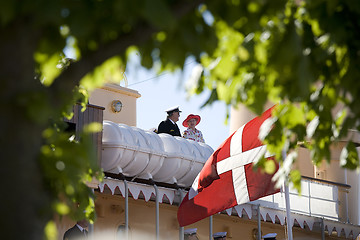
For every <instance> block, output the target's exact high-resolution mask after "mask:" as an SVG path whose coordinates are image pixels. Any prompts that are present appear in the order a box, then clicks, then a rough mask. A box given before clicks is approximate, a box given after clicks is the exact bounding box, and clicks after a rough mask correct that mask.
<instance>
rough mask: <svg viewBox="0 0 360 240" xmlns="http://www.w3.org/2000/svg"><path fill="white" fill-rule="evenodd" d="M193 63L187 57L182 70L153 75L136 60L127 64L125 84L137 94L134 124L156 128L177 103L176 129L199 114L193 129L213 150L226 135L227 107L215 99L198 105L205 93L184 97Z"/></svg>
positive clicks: (204, 97) (181, 127) (152, 72)
mask: <svg viewBox="0 0 360 240" xmlns="http://www.w3.org/2000/svg"><path fill="white" fill-rule="evenodd" d="M195 66H196V65H195V63H194V61H192V60H188V61H187V63H186V64H185V69H184V71H183V72H180V71H179V72H177V73H169V72H167V73H162V74H160V75H157V74H156V73H155V71H154V70H146V69H144V68H142V67H140V65H139V63H138V62H136V61H132V62H131V63H130V64H128V65H127V68H126V72H125V74H126V77H127V81H128V87H129V88H131V89H134V90H137V91H138V92H139V93H140V94H141V97H140V98H138V100H137V127H139V128H142V129H145V130H148V129H151V128H156V127H157V126H158V124H159V123H160V122H161V121H162V120H164V119H165V118H166V113H165V110H166V109H167V108H169V107H172V106H177V105H179V107H180V110H181V111H182V113H181V115H180V120H179V122H178V123H177V124H178V126H179V128H180V131H181V132H183V131H184V130H185V127H183V126H182V122H183V120H184V119H185V118H186V117H187V115H189V114H191V113H192V114H198V115H200V116H201V122H200V123H199V125H198V126H197V128H198V129H199V130H200V131H202V133H203V135H204V139H205V142H206V143H207V144H208V145H210V146H211V147H212V148H213V149H214V150H215V149H217V148H218V146H219V145H220V144H221V143H222V142H223V141H224V140H225V139H226V138H227V137H228V136H229V128H230V127H229V124H227V125H226V124H225V120H226V108H227V107H226V105H225V104H224V103H223V102H216V103H214V104H212V105H211V106H206V107H204V108H200V107H201V106H202V105H203V103H204V102H205V101H206V100H207V97H208V96H209V94H210V93H209V92H204V93H202V94H201V95H195V96H192V97H190V98H188V97H187V93H186V90H185V83H186V81H187V80H188V79H189V77H190V74H191V71H192V69H193V68H194V67H195ZM121 86H124V85H123V84H121Z"/></svg>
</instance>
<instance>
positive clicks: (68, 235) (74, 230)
mask: <svg viewBox="0 0 360 240" xmlns="http://www.w3.org/2000/svg"><path fill="white" fill-rule="evenodd" d="M78 232H80V229H79V228H78V227H77V226H76V225H74V226H73V227H72V228H69V229H68V230H67V231H66V232H65V233H64V239H69V238H71V237H73V236H74V234H75V235H76V234H77V233H78Z"/></svg>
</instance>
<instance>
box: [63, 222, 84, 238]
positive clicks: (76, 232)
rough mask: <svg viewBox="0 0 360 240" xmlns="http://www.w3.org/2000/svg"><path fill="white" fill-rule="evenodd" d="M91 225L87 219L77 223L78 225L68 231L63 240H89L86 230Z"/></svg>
mask: <svg viewBox="0 0 360 240" xmlns="http://www.w3.org/2000/svg"><path fill="white" fill-rule="evenodd" d="M88 225H89V223H88V221H87V220H86V219H83V220H80V221H77V222H76V224H75V225H74V226H73V227H72V228H70V229H69V230H67V231H66V232H65V234H64V237H63V240H85V239H87V235H88V231H87V230H86V229H85V228H87V227H88Z"/></svg>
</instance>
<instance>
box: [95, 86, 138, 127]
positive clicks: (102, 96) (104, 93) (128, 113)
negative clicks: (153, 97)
mask: <svg viewBox="0 0 360 240" xmlns="http://www.w3.org/2000/svg"><path fill="white" fill-rule="evenodd" d="M139 97H141V95H140V94H139V92H138V91H136V90H132V89H129V88H124V87H121V86H119V85H116V84H106V85H104V86H103V87H101V88H98V89H96V90H94V91H93V92H92V93H91V94H90V97H89V103H90V104H94V105H98V106H102V107H104V108H105V110H104V111H103V114H104V120H110V121H112V122H115V123H124V124H127V125H129V126H136V99H137V98H139ZM114 100H120V101H121V102H122V104H123V107H122V109H121V111H120V112H119V113H115V112H114V111H113V110H112V108H111V105H112V102H113V101H114Z"/></svg>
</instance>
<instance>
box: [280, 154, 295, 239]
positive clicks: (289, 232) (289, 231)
mask: <svg viewBox="0 0 360 240" xmlns="http://www.w3.org/2000/svg"><path fill="white" fill-rule="evenodd" d="M282 153H283V161H285V159H286V151H285V150H283V152H282ZM284 185H285V204H286V226H287V235H288V240H293V233H292V226H291V216H290V215H291V210H290V195H289V185H288V176H286V178H285V183H284Z"/></svg>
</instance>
